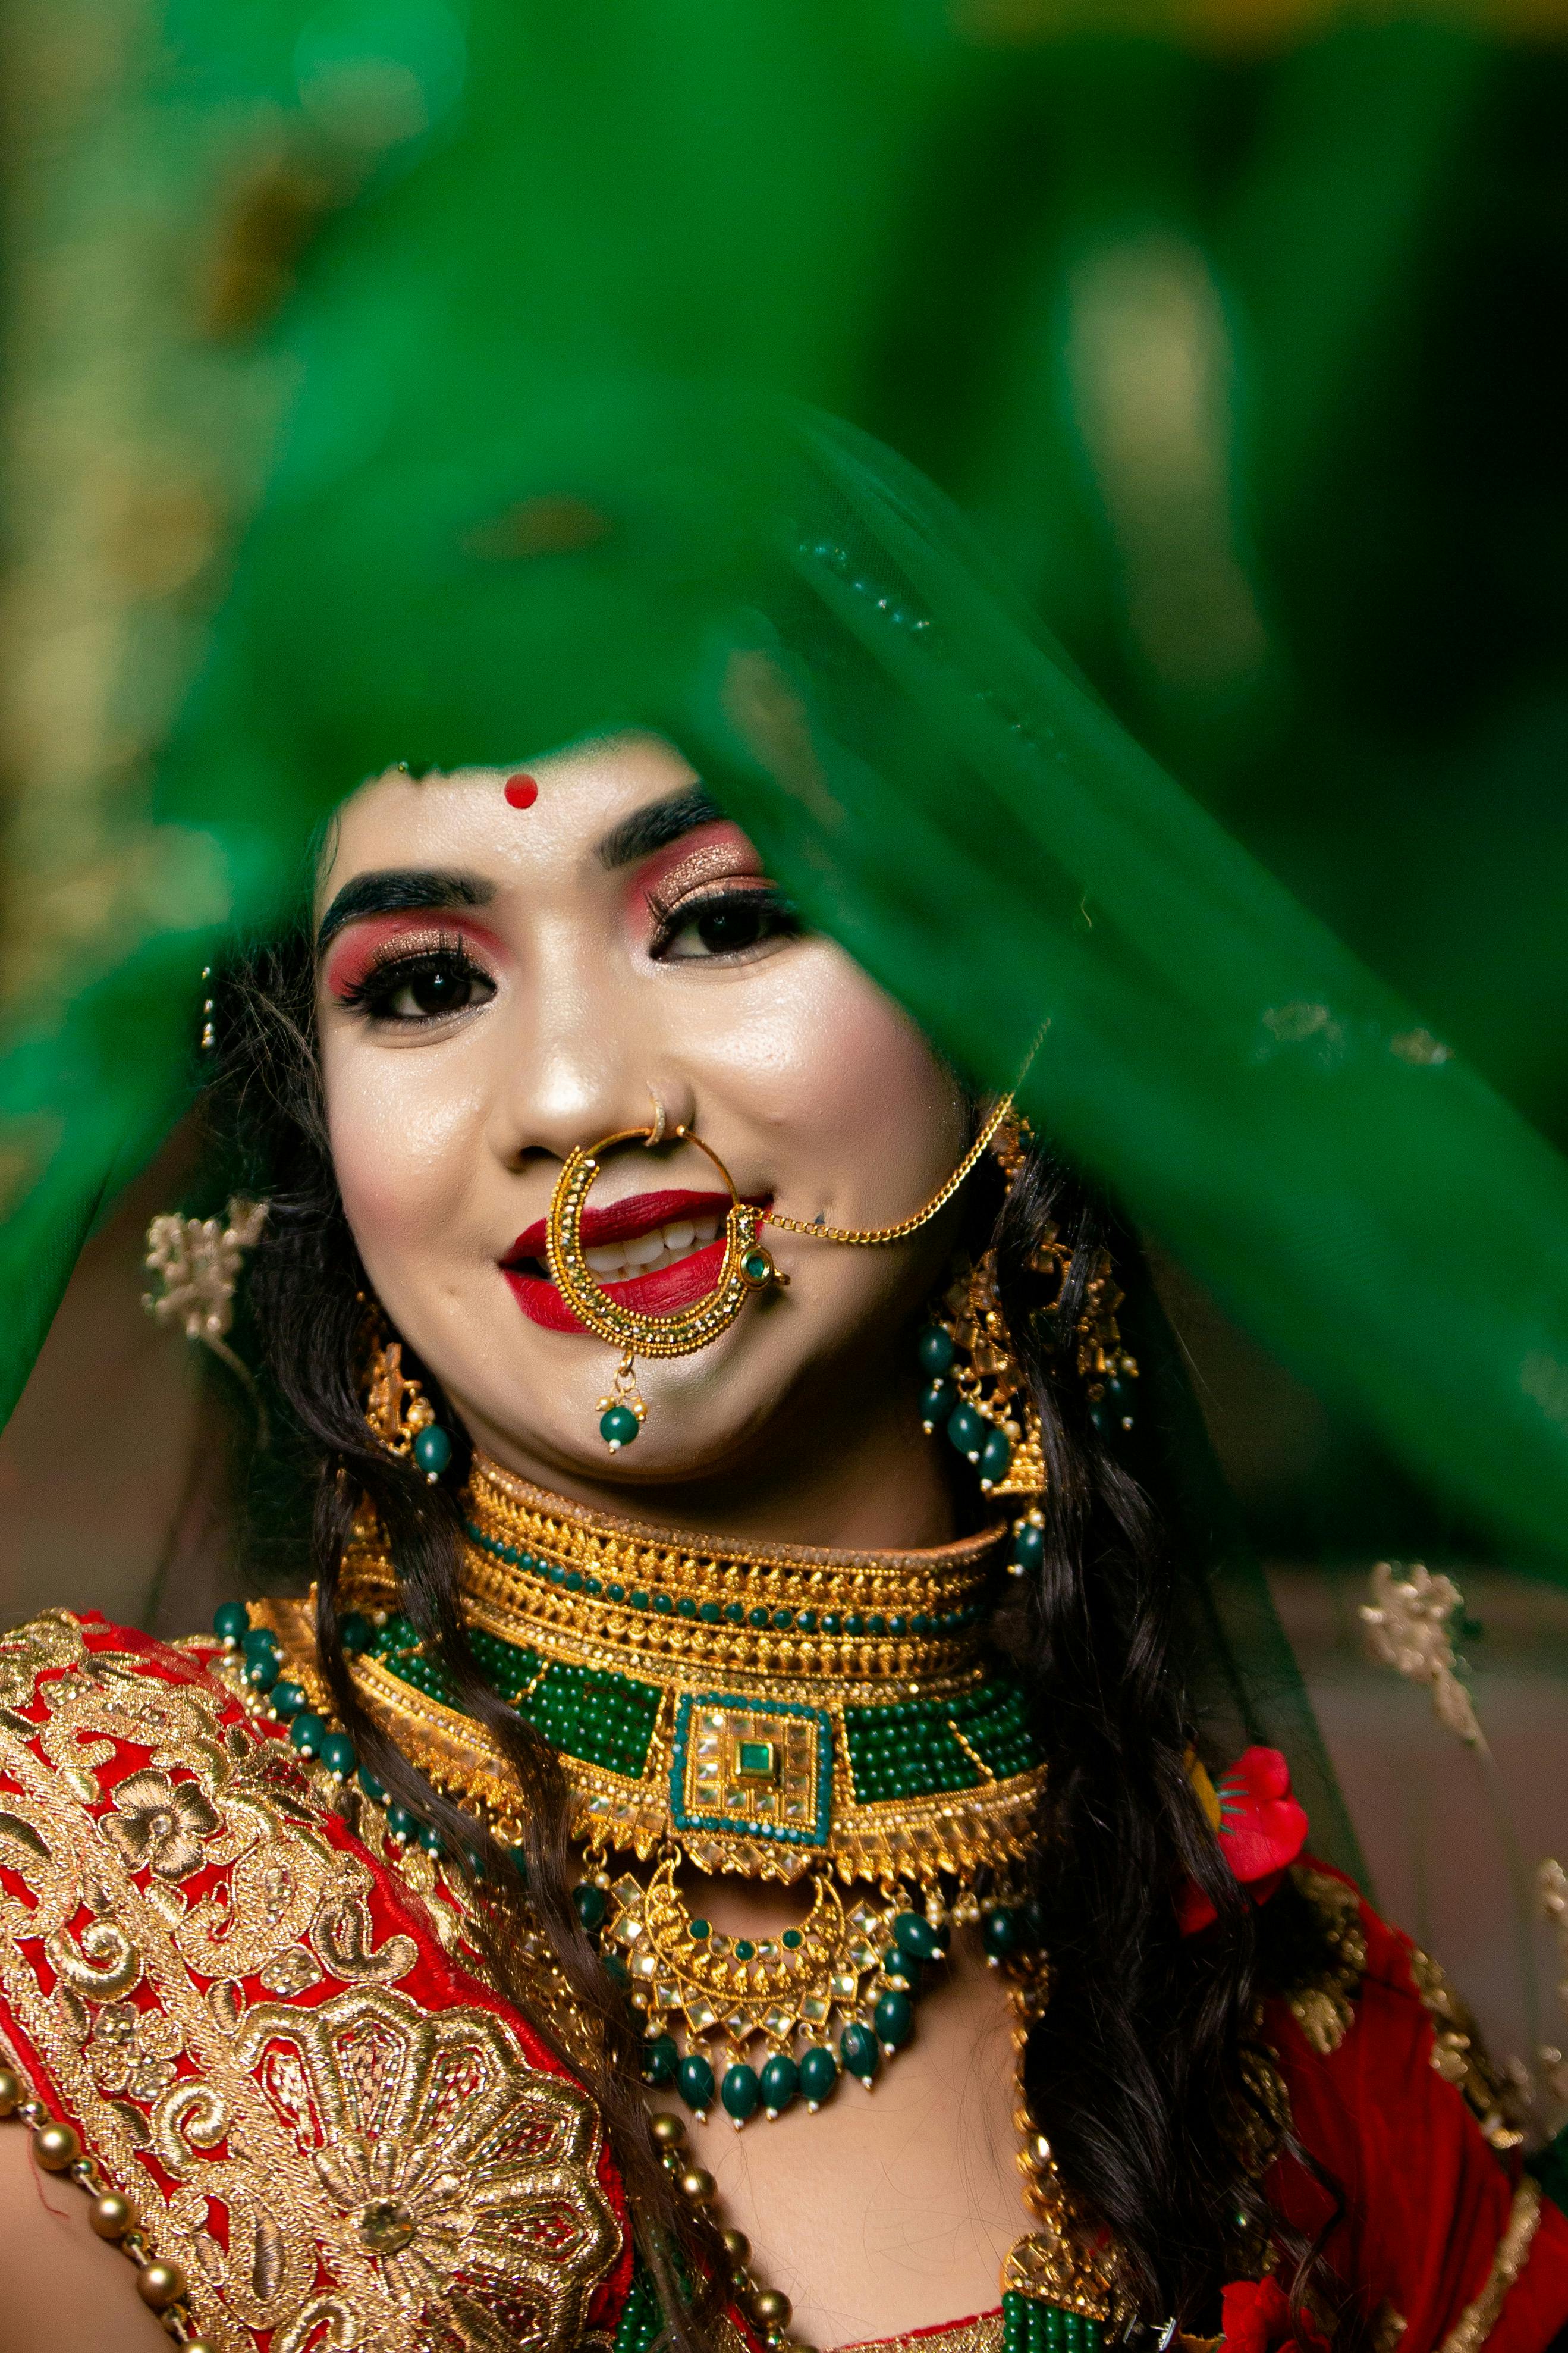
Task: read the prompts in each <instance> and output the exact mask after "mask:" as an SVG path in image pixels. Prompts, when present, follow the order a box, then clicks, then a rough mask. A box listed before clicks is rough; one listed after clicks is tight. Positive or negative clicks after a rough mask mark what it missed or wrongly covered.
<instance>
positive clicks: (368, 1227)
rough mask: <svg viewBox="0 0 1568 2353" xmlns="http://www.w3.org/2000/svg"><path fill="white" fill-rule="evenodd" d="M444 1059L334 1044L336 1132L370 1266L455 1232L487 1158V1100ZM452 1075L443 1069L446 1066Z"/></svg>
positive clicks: (330, 1120)
mask: <svg viewBox="0 0 1568 2353" xmlns="http://www.w3.org/2000/svg"><path fill="white" fill-rule="evenodd" d="M455 1062H456V1058H448V1057H446V1056H443V1055H442V1054H441V1053H440V1052H439V1051H430V1050H426V1051H423V1052H419V1051H414V1050H402V1051H398V1050H379V1051H378V1050H375V1049H374V1048H367V1047H364V1046H362V1045H361V1044H360V1043H359V1042H358V1041H357V1040H350V1039H339V1040H337V1041H335V1042H334V1041H331V1040H329V1041H328V1042H327V1044H326V1047H325V1050H324V1052H323V1071H322V1075H323V1081H324V1084H325V1090H326V1101H327V1127H328V1133H329V1135H330V1137H331V1149H332V1165H333V1167H334V1169H335V1170H336V1172H337V1178H338V1187H339V1190H340V1191H341V1193H342V1199H343V1208H344V1210H345V1212H346V1214H347V1217H348V1220H349V1224H350V1226H351V1227H352V1229H353V1234H354V1239H355V1240H356V1241H357V1242H358V1243H359V1245H360V1249H361V1251H362V1253H363V1255H364V1256H365V1258H366V1259H367V1261H369V1260H371V1259H374V1258H375V1257H377V1256H379V1255H380V1254H381V1253H383V1252H384V1251H385V1250H398V1251H407V1250H429V1249H432V1248H435V1247H437V1246H438V1245H439V1244H440V1243H441V1242H442V1241H443V1240H448V1239H450V1238H451V1237H452V1235H453V1233H454V1226H453V1220H454V1219H455V1218H456V1217H458V1215H459V1213H460V1212H461V1210H462V1208H463V1207H464V1205H465V1203H466V1202H467V1200H468V1195H469V1192H470V1190H471V1188H472V1186H473V1183H474V1178H475V1173H476V1170H477V1168H478V1166H479V1157H480V1137H481V1134H482V1126H483V1117H484V1098H483V1093H482V1091H481V1090H480V1089H479V1087H478V1086H477V1085H475V1084H472V1083H465V1082H464V1081H465V1074H464V1073H463V1072H462V1071H461V1070H460V1068H455V1067H453V1064H454V1063H455ZM442 1063H445V1064H446V1065H447V1067H444V1068H442V1069H440V1070H437V1067H436V1065H437V1064H442Z"/></svg>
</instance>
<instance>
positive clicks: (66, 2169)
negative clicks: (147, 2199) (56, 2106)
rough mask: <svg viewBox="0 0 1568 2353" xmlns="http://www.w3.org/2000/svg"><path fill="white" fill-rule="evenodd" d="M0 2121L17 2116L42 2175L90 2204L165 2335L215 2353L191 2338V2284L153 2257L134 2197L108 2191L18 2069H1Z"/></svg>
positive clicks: (92, 2217)
mask: <svg viewBox="0 0 1568 2353" xmlns="http://www.w3.org/2000/svg"><path fill="white" fill-rule="evenodd" d="M0 2116H15V2117H16V2121H17V2122H18V2123H19V2124H24V2125H26V2126H27V2128H28V2130H29V2132H30V2133H31V2135H32V2148H33V2155H34V2157H35V2158H37V2162H38V2164H39V2165H40V2166H41V2167H42V2168H43V2170H44V2171H45V2172H46V2173H56V2174H64V2175H67V2176H68V2178H69V2179H71V2180H72V2181H74V2182H75V2183H76V2185H77V2187H78V2188H79V2189H84V2190H86V2191H87V2192H88V2193H89V2196H90V2198H91V2200H92V2203H91V2205H90V2206H89V2209H88V2221H89V2223H90V2225H91V2227H92V2229H93V2231H94V2232H96V2233H97V2235H98V2237H99V2238H100V2239H107V2240H109V2241H110V2242H112V2243H113V2244H115V2245H117V2246H118V2247H119V2249H120V2251H121V2254H123V2255H124V2256H125V2257H126V2258H127V2259H128V2261H130V2262H131V2263H134V2264H135V2266H136V2292H137V2294H138V2295H140V2297H141V2298H142V2303H143V2304H144V2305H146V2306H147V2307H148V2309H149V2310H150V2311H152V2312H155V2313H156V2314H157V2316H158V2318H159V2320H160V2321H161V2322H162V2323H163V2327H164V2328H165V2329H166V2330H167V2331H168V2333H169V2335H170V2336H171V2337H174V2340H175V2342H176V2343H178V2344H180V2345H183V2346H184V2347H185V2348H186V2353H214V2348H212V2347H211V2346H209V2345H208V2343H207V2341H206V2339H205V2337H195V2336H193V2335H192V2334H191V2319H190V2314H189V2312H188V2311H187V2309H186V2308H185V2301H186V2298H187V2296H188V2295H189V2294H190V2283H189V2282H188V2281H187V2279H186V2277H185V2274H184V2272H183V2271H182V2270H181V2269H180V2266H179V2264H178V2263H168V2262H166V2261H165V2260H164V2259H163V2257H162V2256H160V2255H155V2254H153V2253H151V2251H150V2250H149V2248H148V2245H147V2242H146V2240H145V2238H144V2237H143V2236H142V2216H141V2212H140V2210H139V2209H138V2207H137V2205H136V2201H135V2200H134V2199H133V2198H130V2197H127V2196H126V2195H125V2193H124V2192H123V2191H122V2190H119V2189H110V2187H109V2185H108V2184H107V2182H106V2181H105V2180H104V2178H103V2173H102V2170H101V2168H100V2166H99V2163H98V2160H97V2158H93V2157H89V2155H88V2154H87V2152H86V2151H85V2150H84V2148H83V2147H82V2145H81V2136H80V2134H79V2132H78V2131H77V2129H76V2126H74V2125H68V2124H67V2123H65V2122H64V2121H63V2119H61V2118H59V2117H58V2116H50V2115H49V2112H48V2110H47V2108H46V2107H45V2106H44V2105H43V2102H42V2101H41V2100H38V2099H36V2098H35V2097H34V2096H33V2095H32V2094H31V2093H30V2092H29V2091H28V2089H27V2086H26V2083H25V2082H24V2080H23V2078H22V2075H21V2073H20V2072H19V2070H18V2069H16V2068H15V2067H8V2066H0Z"/></svg>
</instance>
